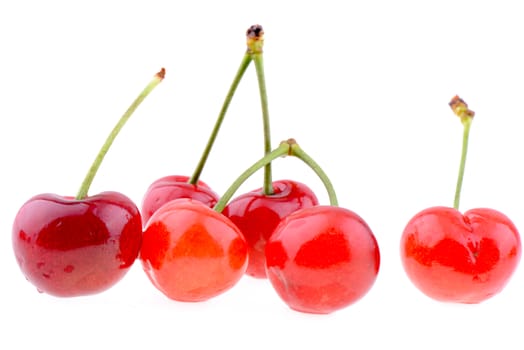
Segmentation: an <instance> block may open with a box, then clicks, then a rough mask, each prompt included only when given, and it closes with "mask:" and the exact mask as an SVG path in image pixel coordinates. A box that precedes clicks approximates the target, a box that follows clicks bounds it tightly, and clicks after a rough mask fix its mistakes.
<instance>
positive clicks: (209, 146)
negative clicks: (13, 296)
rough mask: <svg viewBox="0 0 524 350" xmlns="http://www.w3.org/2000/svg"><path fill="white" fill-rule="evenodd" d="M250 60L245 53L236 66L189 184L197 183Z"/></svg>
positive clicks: (248, 55) (249, 56)
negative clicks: (236, 69) (234, 73)
mask: <svg viewBox="0 0 524 350" xmlns="http://www.w3.org/2000/svg"><path fill="white" fill-rule="evenodd" d="M251 61H252V57H251V55H250V54H248V53H246V54H245V55H244V58H243V59H242V62H241V63H240V67H239V68H238V71H237V73H236V75H235V78H234V79H233V83H232V84H231V86H230V88H229V91H228V93H227V95H226V98H225V100H224V103H223V105H222V109H221V110H220V113H219V114H218V118H217V120H216V122H215V126H214V127H213V130H212V131H211V135H210V137H209V139H208V141H207V145H206V148H205V149H204V152H203V153H202V155H201V157H200V160H199V162H198V164H197V166H196V168H195V170H194V172H193V175H192V176H191V178H190V179H189V183H190V184H193V185H196V184H197V183H198V180H199V178H200V175H201V174H202V170H203V169H204V166H205V164H206V161H207V158H208V157H209V153H211V149H212V148H213V144H214V143H215V140H216V138H217V135H218V131H219V130H220V126H221V125H222V121H223V120H224V117H225V115H226V112H227V109H228V108H229V104H230V103H231V100H232V99H233V96H234V95H235V91H236V89H237V87H238V84H239V83H240V81H241V80H242V77H243V76H244V73H245V72H246V69H247V67H248V66H249V64H250V63H251Z"/></svg>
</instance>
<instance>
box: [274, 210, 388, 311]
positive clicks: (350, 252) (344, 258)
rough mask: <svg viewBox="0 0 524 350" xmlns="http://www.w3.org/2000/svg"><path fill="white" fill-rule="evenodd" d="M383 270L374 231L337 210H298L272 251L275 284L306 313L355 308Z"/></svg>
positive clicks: (280, 228)
mask: <svg viewBox="0 0 524 350" xmlns="http://www.w3.org/2000/svg"><path fill="white" fill-rule="evenodd" d="M379 266H380V253H379V248H378V244H377V241H376V239H375V237H374V235H373V233H372V231H371V229H370V228H369V226H368V225H367V224H366V222H365V221H364V220H363V219H362V218H361V217H359V216H358V215H357V214H356V213H354V212H352V211H350V210H348V209H345V208H341V207H337V206H324V205H319V206H314V207H310V208H304V209H300V210H297V211H296V212H294V213H292V214H290V215H289V216H287V217H286V218H284V219H283V220H282V222H281V223H280V224H279V225H278V226H277V228H276V229H275V231H274V232H273V234H272V235H271V237H270V238H269V239H268V242H267V245H266V268H267V276H268V278H269V280H270V282H271V284H272V285H273V287H274V288H275V290H276V292H277V293H278V295H279V296H280V297H281V298H282V300H283V301H284V302H285V303H286V304H287V305H289V307H290V308H291V309H294V310H296V311H300V312H307V313H316V314H327V313H331V312H334V311H336V310H339V309H342V308H344V307H346V306H348V305H351V304H353V303H354V302H356V301H357V300H359V299H360V298H362V297H363V296H364V295H365V294H366V293H367V292H368V291H369V290H370V289H371V287H372V286H373V284H374V282H375V280H376V277H377V274H378V271H379Z"/></svg>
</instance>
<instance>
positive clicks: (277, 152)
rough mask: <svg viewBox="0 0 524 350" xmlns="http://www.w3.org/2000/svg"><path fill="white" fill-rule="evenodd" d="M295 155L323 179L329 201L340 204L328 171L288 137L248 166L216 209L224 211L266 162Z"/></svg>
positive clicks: (333, 204) (221, 198)
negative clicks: (240, 189)
mask: <svg viewBox="0 0 524 350" xmlns="http://www.w3.org/2000/svg"><path fill="white" fill-rule="evenodd" d="M285 156H295V157H297V158H298V159H300V160H302V161H303V162H304V163H306V164H307V165H308V166H309V167H310V168H311V169H313V171H314V172H315V173H316V174H317V175H318V176H319V178H320V179H321V180H322V183H323V184H324V186H325V187H326V190H327V193H328V195H329V202H330V205H332V206H338V200H337V196H336V193H335V190H334V188H333V185H332V183H331V181H330V180H329V178H328V176H327V175H326V173H325V172H324V171H323V170H322V168H321V167H320V166H319V165H318V164H317V163H316V162H315V161H314V160H313V159H312V158H311V157H310V156H309V155H308V154H307V153H306V152H304V151H303V150H302V149H301V148H300V146H299V145H298V144H297V142H296V141H295V140H294V139H288V140H286V141H282V142H281V143H280V145H279V146H278V147H277V148H275V149H274V150H272V151H271V152H269V153H266V154H265V155H264V157H262V158H261V159H259V160H258V161H257V162H255V163H254V164H253V165H251V166H250V167H249V168H247V169H246V170H245V171H244V172H243V173H242V174H240V176H239V177H238V178H237V179H236V180H235V181H234V182H233V184H231V186H229V188H228V189H227V190H226V192H225V193H224V194H223V195H222V197H220V200H219V201H218V202H217V203H216V204H215V206H214V208H213V209H214V210H215V211H217V212H219V213H220V212H222V210H224V208H225V206H226V205H227V203H228V202H229V200H230V199H231V198H232V197H233V195H234V194H235V192H236V191H237V190H238V188H239V187H240V186H241V185H242V184H243V183H244V182H245V181H246V180H247V179H248V178H249V177H250V176H251V175H253V174H254V173H255V172H257V171H258V170H259V169H261V168H262V167H264V166H265V165H266V164H268V163H270V162H272V161H274V160H275V159H277V158H279V157H285Z"/></svg>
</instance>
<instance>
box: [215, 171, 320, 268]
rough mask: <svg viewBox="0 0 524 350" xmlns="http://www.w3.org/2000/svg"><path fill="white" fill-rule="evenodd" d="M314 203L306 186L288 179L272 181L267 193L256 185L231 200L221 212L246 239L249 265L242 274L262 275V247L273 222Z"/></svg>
mask: <svg viewBox="0 0 524 350" xmlns="http://www.w3.org/2000/svg"><path fill="white" fill-rule="evenodd" d="M317 204H318V199H317V197H316V196H315V194H314V193H313V191H312V190H311V189H310V188H309V187H308V186H306V185H304V184H303V183H300V182H297V181H292V180H280V181H273V192H272V193H271V194H270V195H266V194H264V192H263V189H262V188H259V189H256V190H254V191H251V192H248V193H244V194H242V195H240V196H238V197H236V198H234V199H233V200H231V201H230V202H229V204H227V206H226V207H225V208H224V210H223V211H222V214H224V215H225V216H227V217H228V218H230V219H231V221H233V223H234V224H235V225H236V226H237V227H238V228H239V229H240V231H242V234H243V235H244V237H245V238H246V240H247V243H248V245H249V265H248V267H247V270H246V273H247V274H248V275H250V276H253V277H257V278H265V277H266V266H265V265H266V264H265V261H266V259H265V246H266V242H267V240H268V239H269V237H270V236H271V234H272V233H273V231H274V230H275V228H276V227H277V225H278V224H279V223H280V221H281V220H282V219H283V218H285V217H286V216H288V215H289V214H291V213H292V212H294V211H297V210H298V209H301V208H307V207H311V206H314V205H317Z"/></svg>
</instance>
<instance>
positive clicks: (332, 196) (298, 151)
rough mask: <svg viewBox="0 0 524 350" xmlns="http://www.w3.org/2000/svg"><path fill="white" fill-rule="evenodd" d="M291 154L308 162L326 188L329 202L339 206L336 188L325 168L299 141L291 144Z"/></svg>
mask: <svg viewBox="0 0 524 350" xmlns="http://www.w3.org/2000/svg"><path fill="white" fill-rule="evenodd" d="M291 154H292V155H294V156H295V157H297V158H298V159H300V160H302V161H303V162H304V163H306V164H307V165H308V166H309V167H310V168H311V169H312V170H313V171H314V172H315V174H317V176H318V177H319V178H320V180H321V181H322V183H323V184H324V187H325V188H326V191H327V193H328V197H329V204H330V205H332V206H335V207H336V206H338V199H337V195H336V193H335V188H334V187H333V184H332V183H331V180H330V179H329V177H328V176H327V174H326V173H325V172H324V170H322V168H321V167H320V166H319V165H318V164H317V163H316V162H315V161H314V160H313V158H311V157H310V156H309V155H308V154H307V153H306V152H305V151H304V150H303V149H302V148H301V147H300V146H299V145H298V144H297V143H295V144H293V145H291Z"/></svg>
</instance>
